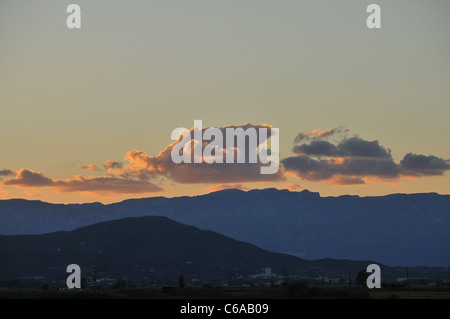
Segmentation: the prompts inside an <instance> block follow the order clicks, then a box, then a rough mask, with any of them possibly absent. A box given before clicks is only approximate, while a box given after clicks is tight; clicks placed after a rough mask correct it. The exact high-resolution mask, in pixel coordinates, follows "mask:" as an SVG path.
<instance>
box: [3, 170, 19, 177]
mask: <svg viewBox="0 0 450 319" xmlns="http://www.w3.org/2000/svg"><path fill="white" fill-rule="evenodd" d="M15 174H16V172H14V171H12V170H10V169H2V170H0V176H11V175H15Z"/></svg>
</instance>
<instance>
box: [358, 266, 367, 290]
mask: <svg viewBox="0 0 450 319" xmlns="http://www.w3.org/2000/svg"><path fill="white" fill-rule="evenodd" d="M368 277H369V273H368V272H367V271H366V269H363V270H361V271H360V272H359V273H358V275H357V276H356V282H357V283H358V284H359V285H360V286H361V287H363V288H367V278H368Z"/></svg>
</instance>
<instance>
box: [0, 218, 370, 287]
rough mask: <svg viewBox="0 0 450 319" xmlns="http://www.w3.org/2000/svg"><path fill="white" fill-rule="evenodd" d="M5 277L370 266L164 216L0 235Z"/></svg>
mask: <svg viewBox="0 0 450 319" xmlns="http://www.w3.org/2000/svg"><path fill="white" fill-rule="evenodd" d="M0 256H1V258H0V279H6V278H15V277H39V276H42V277H45V278H56V279H61V278H64V276H67V274H66V272H65V268H66V267H67V265H69V264H73V263H75V264H78V265H80V267H81V268H82V272H84V273H85V274H86V272H87V273H88V274H89V275H90V274H92V272H93V269H95V268H97V269H98V270H101V271H102V272H103V273H107V274H108V276H113V277H116V278H123V277H126V278H130V277H131V278H132V277H135V278H148V277H152V278H156V279H159V280H162V281H163V282H164V281H167V280H168V279H170V278H172V279H175V278H177V277H178V275H179V274H180V273H183V274H184V275H187V276H189V277H191V278H192V277H198V278H207V279H208V280H213V279H215V280H216V281H217V280H226V279H228V277H229V275H230V274H231V273H233V274H237V273H239V274H246V275H249V274H257V273H261V269H262V268H263V267H271V268H272V269H273V271H274V272H277V273H278V274H282V273H283V272H284V271H287V272H289V273H290V274H296V273H297V274H299V273H303V274H306V273H324V272H327V271H328V272H333V273H336V272H339V271H341V272H343V273H344V274H347V272H348V271H349V270H352V271H353V273H354V274H355V273H357V271H359V270H361V269H365V268H366V267H367V265H368V264H370V263H372V262H370V261H349V260H331V259H324V260H315V261H309V260H304V259H301V258H297V257H295V256H291V255H288V254H280V253H273V252H269V251H266V250H263V249H261V248H258V247H256V246H254V245H252V244H248V243H244V242H240V241H237V240H234V239H231V238H228V237H226V236H224V235H221V234H218V233H215V232H212V231H205V230H200V229H198V228H196V227H193V226H188V225H184V224H180V223H177V222H175V221H173V220H170V219H168V218H166V217H136V218H124V219H119V220H114V221H108V222H102V223H98V224H94V225H90V226H85V227H82V228H78V229H75V230H72V231H60V232H54V233H48V234H40V235H1V236H0Z"/></svg>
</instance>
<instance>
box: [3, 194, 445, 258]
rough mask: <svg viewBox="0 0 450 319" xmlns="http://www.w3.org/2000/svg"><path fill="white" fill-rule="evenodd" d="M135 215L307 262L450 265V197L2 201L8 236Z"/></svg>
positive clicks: (237, 196)
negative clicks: (163, 219)
mask: <svg viewBox="0 0 450 319" xmlns="http://www.w3.org/2000/svg"><path fill="white" fill-rule="evenodd" d="M134 216H167V217H169V218H171V219H174V220H176V221H178V222H181V223H184V224H189V225H194V226H196V227H199V228H201V229H209V230H213V231H216V232H218V233H221V234H224V235H226V236H228V237H231V238H234V239H237V240H241V241H245V242H249V243H252V244H255V245H257V246H258V247H261V248H264V249H267V250H270V251H276V252H283V253H290V254H294V255H296V256H300V257H303V258H307V259H318V258H339V259H353V260H368V259H371V260H378V261H379V262H382V263H384V264H387V265H391V266H394V265H403V266H412V265H425V266H448V265H449V264H450V196H449V195H438V194H435V193H427V194H408V195H407V194H393V195H388V196H376V197H359V196H339V197H320V196H319V194H318V193H313V192H309V191H306V190H305V191H302V192H289V191H287V190H276V189H264V190H252V191H248V192H244V191H240V190H224V191H219V192H215V193H211V194H207V195H202V196H194V197H186V196H184V197H177V198H164V197H153V198H143V199H132V200H126V201H123V202H120V203H115V204H110V205H102V204H100V203H92V204H80V205H78V204H77V205H54V204H48V203H43V202H37V201H26V200H6V201H0V233H1V234H33V233H45V232H52V231H58V230H72V229H75V228H77V227H81V226H85V225H90V224H94V223H97V222H101V221H106V220H113V219H118V218H123V217H134Z"/></svg>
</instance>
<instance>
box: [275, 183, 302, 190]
mask: <svg viewBox="0 0 450 319" xmlns="http://www.w3.org/2000/svg"><path fill="white" fill-rule="evenodd" d="M281 188H282V189H288V190H290V191H299V190H301V189H304V188H305V187H304V186H302V185H300V184H294V183H289V184H284V185H282V187H281Z"/></svg>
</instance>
